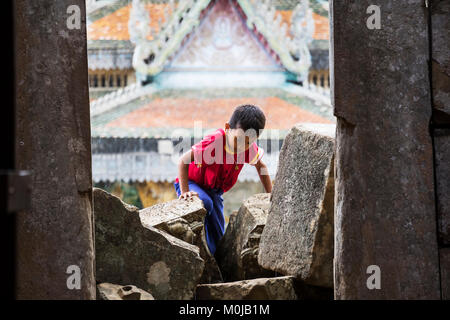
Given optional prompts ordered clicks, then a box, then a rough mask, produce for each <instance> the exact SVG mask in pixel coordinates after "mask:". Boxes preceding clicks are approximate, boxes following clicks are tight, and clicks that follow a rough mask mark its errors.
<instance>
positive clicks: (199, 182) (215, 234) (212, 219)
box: [174, 105, 272, 255]
mask: <svg viewBox="0 0 450 320" xmlns="http://www.w3.org/2000/svg"><path fill="white" fill-rule="evenodd" d="M265 123H266V117H265V116H264V113H263V112H262V111H261V109H260V108H258V107H257V106H253V105H242V106H239V107H237V108H236V109H235V110H234V112H233V114H232V116H231V119H230V122H227V123H225V130H223V129H218V130H216V131H215V132H214V133H213V134H210V135H207V136H206V137H205V138H204V139H203V140H202V141H200V142H199V143H197V144H195V145H193V146H192V148H191V150H189V151H188V152H186V153H185V154H183V155H182V157H181V158H180V161H179V164H178V177H177V179H176V180H175V183H174V186H175V190H176V192H177V195H178V197H179V198H180V199H189V198H190V197H192V196H198V197H199V198H200V199H201V200H202V201H203V204H204V206H205V208H206V210H207V215H206V217H205V233H206V242H207V243H208V247H209V250H210V252H211V254H213V255H214V253H215V251H216V246H217V243H218V242H219V240H220V239H221V238H222V236H223V234H224V231H225V219H224V216H223V198H222V194H223V193H224V192H227V191H228V190H229V189H231V187H232V186H233V185H234V184H235V183H236V181H237V178H238V175H239V172H240V171H241V169H242V167H243V166H244V163H249V164H251V165H253V166H254V167H255V168H256V170H257V172H258V175H259V178H260V180H261V183H262V184H263V186H264V189H265V190H266V192H268V193H270V192H272V182H271V181H270V176H269V175H268V171H267V167H266V165H265V164H264V163H263V162H262V161H261V157H262V155H263V154H264V150H263V149H261V148H258V146H257V145H256V142H255V141H256V140H257V138H258V137H259V134H260V133H261V131H262V130H263V129H264V126H265Z"/></svg>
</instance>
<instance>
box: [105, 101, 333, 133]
mask: <svg viewBox="0 0 450 320" xmlns="http://www.w3.org/2000/svg"><path fill="white" fill-rule="evenodd" d="M241 104H255V105H258V106H259V107H260V108H261V109H262V110H263V111H264V113H265V115H266V119H267V123H266V128H268V129H290V128H291V127H292V126H293V125H294V124H296V123H299V122H315V123H332V122H331V121H330V120H328V119H325V118H323V117H321V116H318V115H316V114H314V113H312V112H309V111H306V110H303V109H301V108H299V107H297V106H295V105H293V104H291V103H289V102H287V101H285V100H282V99H280V98H278V97H267V98H228V99H188V98H184V99H183V98H165V99H161V98H158V99H155V100H153V101H152V102H150V103H149V104H148V105H146V106H144V107H142V108H140V109H137V110H135V111H133V112H130V113H128V114H126V115H124V116H123V117H121V118H119V119H116V120H114V121H112V122H110V123H108V124H107V127H120V128H150V127H152V128H161V127H178V128H193V126H194V121H202V127H203V128H221V127H223V125H224V124H225V122H226V121H228V120H229V118H230V116H231V114H232V113H233V110H234V108H235V107H236V106H238V105H241Z"/></svg>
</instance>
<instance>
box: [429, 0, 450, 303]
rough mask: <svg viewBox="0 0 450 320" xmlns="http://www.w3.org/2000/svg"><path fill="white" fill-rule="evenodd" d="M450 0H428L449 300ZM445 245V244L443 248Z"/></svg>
mask: <svg viewBox="0 0 450 320" xmlns="http://www.w3.org/2000/svg"><path fill="white" fill-rule="evenodd" d="M449 29H450V1H448V0H433V1H431V31H432V32H431V48H432V50H431V65H432V69H431V70H432V74H431V79H432V87H433V90H432V92H433V141H434V161H435V168H436V169H435V179H436V196H437V199H436V204H437V217H438V226H439V242H440V245H441V249H439V252H440V270H441V289H442V299H445V300H450V248H449V247H450V33H449ZM445 247H447V248H445Z"/></svg>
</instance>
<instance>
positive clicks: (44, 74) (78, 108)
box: [2, 0, 95, 300]
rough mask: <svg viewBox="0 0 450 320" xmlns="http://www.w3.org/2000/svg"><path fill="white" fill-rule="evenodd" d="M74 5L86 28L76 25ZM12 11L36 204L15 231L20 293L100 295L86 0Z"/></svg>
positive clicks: (20, 4) (21, 4)
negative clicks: (97, 289)
mask: <svg viewBox="0 0 450 320" xmlns="http://www.w3.org/2000/svg"><path fill="white" fill-rule="evenodd" d="M11 3H12V2H11ZM74 7H75V8H78V10H79V15H80V16H81V23H80V27H79V28H69V25H70V24H69V25H68V21H69V20H70V21H73V20H72V19H73V17H76V15H74V14H73V13H70V14H67V12H68V8H74ZM69 12H71V11H69ZM8 14H11V23H8V24H11V27H12V21H14V22H15V23H14V35H13V34H12V33H11V34H10V35H8V37H9V36H11V37H14V39H15V40H14V41H15V47H14V58H15V61H14V62H15V70H14V71H15V76H14V78H12V77H11V80H10V81H12V82H11V84H14V83H13V82H15V93H14V95H15V98H16V100H15V103H16V109H15V112H16V117H17V121H16V123H15V125H16V136H15V142H14V144H15V146H16V149H15V150H16V156H15V161H16V162H15V168H18V169H21V170H30V171H31V177H32V178H31V179H30V184H29V187H30V201H31V206H30V207H29V209H28V210H26V211H23V212H20V213H17V215H16V217H17V221H16V222H17V224H16V230H15V231H12V230H11V232H14V233H15V235H16V239H17V241H16V251H15V252H16V261H17V264H16V269H15V276H16V280H17V281H16V282H15V294H16V298H17V299H25V300H28V299H37V300H48V299H60V300H69V299H76V300H78V299H82V300H85V299H95V277H94V271H95V270H94V268H95V267H94V260H95V257H94V239H93V238H94V224H93V209H92V170H91V168H92V161H91V159H92V156H91V143H90V141H91V132H90V112H89V85H88V81H87V73H88V65H87V41H86V23H85V14H86V1H85V0H58V1H55V0H41V1H27V0H16V1H14V10H13V11H11V12H8ZM80 16H78V17H80ZM69 17H70V18H69ZM4 30H5V29H4ZM11 30H12V29H11ZM5 31H6V30H5ZM11 32H12V31H11ZM8 33H9V32H8ZM11 96H12V95H11ZM4 108H6V107H4ZM4 116H5V115H4V114H3V117H4ZM3 139H8V140H9V139H12V138H11V137H3ZM6 152H7V151H6V150H4V149H2V159H3V157H4V156H5V153H6ZM2 168H3V167H2ZM5 195H6V193H5ZM3 253H5V252H3ZM6 259H7V258H5V257H4V256H3V260H6ZM73 267H76V271H75V272H76V273H72V272H74V269H72V271H70V270H71V268H73ZM78 268H79V269H78ZM68 270H69V271H68ZM78 270H79V271H80V273H81V278H80V287H79V288H78V289H74V290H72V289H73V288H71V287H70V286H68V285H67V280H68V278H69V277H70V273H72V274H73V275H76V274H78V273H77V271H78ZM66 272H69V274H68V273H66ZM8 277H9V278H11V277H13V275H12V274H10V273H9V272H8ZM72 279H73V278H72ZM70 282H71V281H70V279H69V283H70ZM75 282H76V281H75ZM8 294H10V293H9V292H8ZM11 294H12V292H11Z"/></svg>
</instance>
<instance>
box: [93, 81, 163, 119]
mask: <svg viewBox="0 0 450 320" xmlns="http://www.w3.org/2000/svg"><path fill="white" fill-rule="evenodd" d="M156 90H157V89H156V88H155V87H154V86H152V85H145V86H142V85H141V84H140V83H133V84H131V85H129V86H126V87H124V88H120V89H118V90H116V91H114V92H111V93H108V94H106V95H104V96H103V97H101V98H98V99H96V100H94V101H92V102H91V105H90V109H91V117H93V116H96V115H99V114H101V113H103V112H106V111H108V110H111V109H113V108H115V107H117V106H119V105H122V104H125V103H127V102H130V101H132V100H134V99H137V98H139V97H140V96H143V95H147V94H152V93H154V92H155V91H156Z"/></svg>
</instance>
